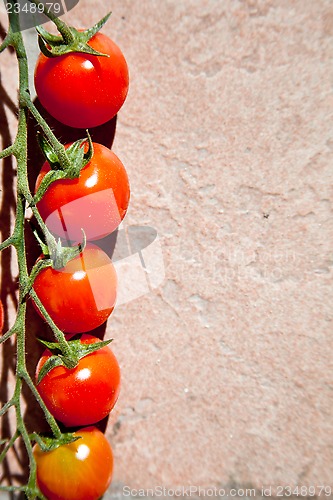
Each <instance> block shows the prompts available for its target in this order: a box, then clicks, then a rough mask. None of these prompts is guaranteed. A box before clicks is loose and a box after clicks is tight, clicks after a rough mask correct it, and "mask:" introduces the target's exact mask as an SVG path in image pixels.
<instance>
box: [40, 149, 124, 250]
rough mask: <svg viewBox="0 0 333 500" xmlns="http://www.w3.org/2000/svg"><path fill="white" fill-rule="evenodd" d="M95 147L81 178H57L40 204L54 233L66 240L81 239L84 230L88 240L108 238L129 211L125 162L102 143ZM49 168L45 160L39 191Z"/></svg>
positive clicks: (43, 214)
mask: <svg viewBox="0 0 333 500" xmlns="http://www.w3.org/2000/svg"><path fill="white" fill-rule="evenodd" d="M68 146H69V144H67V145H66V146H65V147H68ZM84 147H85V149H87V143H85V146H84ZM93 149H94V154H93V157H92V158H91V160H90V162H89V163H88V164H87V165H86V166H85V167H84V168H83V169H82V170H81V172H80V176H79V177H78V178H76V179H61V180H56V181H54V182H53V183H52V184H51V185H50V186H49V188H48V189H47V191H46V192H45V194H44V196H43V198H42V199H41V200H40V201H39V202H38V203H37V208H38V210H39V212H40V215H41V216H42V218H43V220H44V222H45V223H46V225H47V227H48V229H49V230H50V232H51V233H52V234H53V235H54V236H56V237H60V238H62V239H63V240H67V241H75V242H76V241H81V240H82V229H83V230H84V232H85V235H86V238H87V240H88V241H92V240H98V239H101V238H104V237H105V236H107V235H109V234H111V233H112V232H113V231H114V230H115V229H117V227H118V226H119V224H120V223H121V221H122V220H123V219H124V217H125V215H126V212H127V208H128V204H129V199H130V185H129V180H128V175H127V172H126V169H125V167H124V165H123V164H122V162H121V161H120V159H119V158H118V157H117V156H116V155H115V154H114V153H113V151H111V150H110V149H109V148H107V147H105V146H103V145H102V144H98V143H95V142H94V143H93ZM49 171H50V165H49V163H48V162H45V163H44V165H43V166H42V169H41V171H40V173H39V175H38V177H37V181H36V186H35V191H37V189H38V187H39V186H40V184H41V182H42V180H43V178H44V176H45V175H46V174H47V173H48V172H49Z"/></svg>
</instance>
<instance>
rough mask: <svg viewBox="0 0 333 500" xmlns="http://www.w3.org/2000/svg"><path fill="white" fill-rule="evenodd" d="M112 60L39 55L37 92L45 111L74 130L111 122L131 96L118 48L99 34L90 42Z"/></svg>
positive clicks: (76, 55) (126, 73)
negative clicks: (128, 93)
mask: <svg viewBox="0 0 333 500" xmlns="http://www.w3.org/2000/svg"><path fill="white" fill-rule="evenodd" d="M88 45H90V46H91V47H93V48H94V49H95V50H97V51H98V52H101V53H103V54H107V55H108V56H109V57H103V56H94V55H89V54H83V53H78V52H72V53H70V54H65V55H63V56H58V57H52V58H49V57H46V56H44V55H43V54H40V55H39V58H38V60H37V64H36V68H35V88H36V92H37V96H38V98H39V100H40V102H41V104H42V105H43V106H44V108H45V109H46V110H47V111H48V112H49V113H50V114H51V115H52V116H53V117H54V118H56V119H57V120H59V121H60V122H61V123H64V124H65V125H69V126H70V127H75V128H90V127H96V126H97V125H102V124H103V123H105V122H107V121H108V120H111V118H113V117H114V116H115V115H116V113H117V112H118V111H119V109H120V108H121V106H122V105H123V103H124V101H125V99H126V96H127V92H128V68H127V63H126V60H125V58H124V56H123V54H122V52H121V50H120V49H119V47H118V46H117V45H116V44H115V43H114V42H113V41H112V40H111V39H110V38H109V37H107V36H106V35H103V34H102V33H97V34H96V35H94V36H93V37H92V38H91V40H90V41H89V42H88Z"/></svg>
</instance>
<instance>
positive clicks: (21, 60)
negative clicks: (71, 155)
mask: <svg viewBox="0 0 333 500" xmlns="http://www.w3.org/2000/svg"><path fill="white" fill-rule="evenodd" d="M16 1H17V0H9V3H10V4H11V6H12V9H11V10H12V13H10V14H9V21H10V22H9V26H10V28H9V31H8V34H7V36H6V38H5V40H4V42H3V44H2V46H1V47H0V52H1V51H2V50H4V49H5V48H6V47H8V46H12V47H13V48H14V50H15V52H16V56H17V61H18V68H19V113H18V131H17V135H16V138H15V140H14V143H13V144H12V145H11V146H9V147H7V148H6V149H4V150H3V151H2V152H1V153H0V159H1V158H5V157H7V156H9V155H13V156H15V157H16V161H17V188H16V189H17V193H16V197H17V205H16V218H15V226H14V230H13V233H12V235H11V236H10V237H9V238H7V239H6V240H5V241H4V242H2V243H1V244H0V251H1V250H3V249H5V248H7V247H9V246H13V247H14V248H15V250H16V254H17V263H18V271H19V298H18V310H17V314H16V319H15V323H14V326H13V327H12V328H11V329H10V330H9V331H8V332H7V333H5V334H4V335H3V337H2V341H6V340H7V339H8V338H9V337H10V336H12V335H13V334H14V333H16V356H17V363H16V384H15V390H14V394H13V396H12V398H11V399H10V400H9V401H8V402H7V403H6V404H5V405H4V406H3V408H2V410H1V413H2V414H4V413H6V412H7V411H8V410H9V408H10V407H15V411H16V431H15V433H14V435H13V437H12V438H11V439H10V440H9V442H8V443H7V446H6V447H5V448H4V450H3V452H2V453H1V455H0V461H2V460H3V459H4V457H5V456H6V453H7V452H8V450H9V449H10V448H11V447H12V446H14V444H15V441H16V439H17V438H18V437H21V438H22V440H23V442H24V445H25V448H26V451H27V454H28V459H29V479H28V484H27V485H25V486H22V487H20V486H12V485H10V486H6V487H0V489H2V490H6V491H24V492H25V494H26V496H27V498H28V499H31V500H32V499H35V498H41V499H42V498H44V497H43V495H42V494H41V492H40V491H39V489H38V487H37V479H36V461H35V458H34V455H33V448H32V442H31V437H30V435H29V433H28V431H27V428H26V425H25V422H24V418H23V412H22V407H21V394H22V385H23V383H25V384H26V385H27V386H28V387H29V389H30V390H31V392H32V394H33V395H34V397H35V399H36V401H37V402H38V404H39V405H40V407H41V408H42V410H43V412H44V415H45V419H46V421H47V422H48V424H49V426H50V429H51V431H52V433H53V435H54V437H55V438H60V437H61V436H62V433H61V430H60V428H59V426H58V424H57V422H56V420H55V419H54V417H53V416H52V415H51V414H50V412H49V411H48V409H47V408H46V406H45V404H44V402H43V400H42V398H41V397H40V395H39V393H38V391H37V388H36V387H35V385H34V383H33V381H32V379H31V377H30V375H29V373H28V370H27V366H26V308H27V303H26V294H27V290H29V287H30V286H32V284H33V279H34V277H35V275H37V273H35V270H34V271H33V273H32V275H31V274H30V275H29V271H28V266H27V259H26V248H25V234H24V226H25V224H24V215H25V208H26V206H27V204H32V210H33V213H34V215H35V217H36V219H37V221H38V224H39V225H40V227H41V229H42V230H43V232H44V234H45V235H46V234H48V229H47V227H46V225H45V224H44V222H43V220H42V218H41V217H40V215H39V212H38V210H37V208H36V207H35V206H33V196H32V194H31V191H30V188H29V182H28V172H27V149H28V133H27V114H28V112H29V111H30V112H31V114H32V115H33V116H34V117H35V119H36V121H37V122H38V124H39V125H40V126H41V128H42V129H43V131H44V133H45V134H46V136H47V138H48V140H49V141H50V143H51V144H52V146H53V147H54V149H55V151H56V152H57V154H58V155H59V158H60V159H61V160H62V162H63V163H64V164H65V165H67V163H68V158H67V155H66V153H65V149H64V147H63V145H62V144H61V143H60V142H59V141H58V140H57V139H56V137H55V136H54V134H53V133H52V131H51V129H50V127H49V126H48V125H47V123H46V122H45V120H44V119H43V118H42V117H41V115H40V114H39V112H38V111H37V109H36V108H35V106H34V105H33V103H32V102H31V99H30V95H29V78H28V75H29V71H28V61H27V54H26V50H25V47H24V43H23V38H22V34H21V32H20V30H19V18H18V15H17V14H15V8H14V5H15V3H16ZM30 1H31V0H30ZM32 3H34V4H36V5H40V4H41V2H38V1H33V2H32ZM46 15H48V17H49V18H50V19H51V20H52V21H54V23H55V24H56V26H57V28H58V29H59V31H60V32H61V33H62V35H63V37H64V38H66V37H67V38H72V34H71V32H70V29H69V28H68V27H67V26H66V25H65V24H64V23H63V22H62V21H60V20H59V19H57V18H56V17H55V16H54V15H52V13H49V14H46ZM31 295H32V296H33V297H34V299H35V301H36V302H37V305H38V307H39V308H40V310H41V312H42V313H43V315H44V317H45V319H46V321H47V322H48V323H49V325H50V326H51V328H52V329H53V332H54V335H55V337H56V339H57V341H58V342H59V344H60V348H61V349H62V351H63V354H64V355H66V353H67V354H68V353H69V346H68V343H67V341H66V339H65V336H64V334H63V332H61V331H60V330H59V329H58V328H57V327H56V326H55V325H54V323H53V321H52V320H51V318H50V316H49V315H48V314H47V313H46V311H45V310H44V308H43V306H42V305H41V304H40V301H39V299H38V297H37V296H36V297H35V296H34V293H31Z"/></svg>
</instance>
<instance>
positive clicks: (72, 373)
mask: <svg viewBox="0 0 333 500" xmlns="http://www.w3.org/2000/svg"><path fill="white" fill-rule="evenodd" d="M88 45H89V46H91V47H92V48H93V49H95V50H97V51H99V52H100V53H102V54H104V55H103V56H102V55H92V54H86V53H78V52H70V53H67V54H64V55H61V56H58V57H52V58H49V57H46V56H45V55H44V54H42V53H41V54H40V56H39V58H38V60H37V64H36V68H35V87H36V92H37V96H38V98H39V100H40V102H41V104H42V105H43V106H44V107H45V108H46V110H47V111H48V112H49V113H50V114H51V115H52V116H53V117H54V118H56V119H57V120H59V121H60V122H62V123H64V124H66V125H69V126H71V127H76V128H90V127H95V126H97V125H101V124H103V123H105V122H106V121H108V120H110V119H111V118H112V117H113V116H114V115H115V114H116V113H117V112H118V110H119V109H120V107H121V106H122V104H123V103H124V101H125V98H126V95H127V91H128V69H127V64H126V61H125V58H124V56H123V54H122V53H121V51H120V49H119V48H118V47H117V45H116V44H115V43H114V42H113V41H112V40H110V38H108V37H107V36H105V35H102V34H100V33H97V34H95V35H94V36H93V37H92V38H91V39H90V40H89V41H88ZM69 147H70V144H67V145H66V146H65V148H69ZM80 147H82V148H83V149H84V151H85V153H86V152H87V150H88V149H89V147H92V156H91V157H90V159H89V161H88V162H87V164H85V166H84V167H83V168H82V169H81V170H80V173H79V176H78V177H75V178H61V179H58V178H57V180H54V181H53V182H52V183H51V184H50V185H49V186H47V189H46V191H45V192H44V193H43V196H42V197H41V199H39V201H38V203H37V208H38V210H39V213H40V215H41V217H42V219H43V220H44V222H45V223H46V226H47V228H48V230H49V231H50V233H51V234H52V235H53V236H54V237H55V238H57V239H59V240H60V241H62V242H63V243H64V242H66V244H67V245H69V246H73V247H74V246H75V245H77V244H78V243H80V242H82V238H83V233H84V238H85V239H86V240H87V244H86V245H83V249H82V251H81V252H80V253H79V255H77V256H75V257H74V258H73V259H71V260H69V261H68V262H66V263H65V264H64V265H63V266H61V267H59V266H58V267H57V266H50V267H45V268H43V269H42V270H41V271H40V272H39V274H38V275H37V277H36V279H35V281H34V283H33V290H34V293H35V294H36V296H37V297H38V300H39V301H40V303H41V305H42V307H41V306H40V305H39V303H38V302H36V299H35V302H36V303H35V304H34V305H35V307H36V309H37V311H38V312H39V314H40V315H41V316H42V317H43V315H44V316H46V314H47V315H48V317H49V318H51V320H52V321H53V323H54V324H55V325H56V327H58V328H59V329H60V330H62V331H63V332H64V333H65V334H66V337H67V340H69V344H71V338H72V337H73V335H74V336H75V337H76V336H77V335H79V344H80V345H82V346H83V347H84V346H87V345H93V344H96V343H97V342H100V341H99V339H98V338H96V337H95V336H93V335H91V334H89V333H88V334H87V333H85V332H90V331H91V330H93V329H94V328H96V327H98V326H100V325H101V324H103V323H104V322H105V321H106V320H107V319H108V317H109V316H110V314H111V313H112V311H113V308H114V305H115V302H116V293H117V276H116V272H115V269H114V267H113V264H112V261H111V259H110V258H109V256H108V255H107V254H106V253H105V252H104V251H103V250H101V248H99V247H98V246H97V244H96V240H99V239H100V238H103V237H105V236H106V235H109V234H110V233H112V232H113V231H114V230H115V229H116V228H117V227H118V225H119V224H120V222H121V221H122V219H123V218H124V216H125V214H126V211H127V208H128V203H129V197H130V188H129V182H128V177H127V173H126V170H125V167H124V166H123V164H122V163H121V161H120V160H119V158H118V157H117V156H116V155H115V154H114V153H113V152H112V151H111V150H110V149H108V148H106V147H105V146H103V145H101V144H98V143H92V144H91V143H90V144H88V141H86V142H84V141H82V145H81V146H80ZM57 168H58V167H57ZM53 169H54V165H52V163H51V162H48V161H46V162H45V163H44V165H43V166H42V169H41V172H40V174H39V176H38V178H37V181H36V187H35V190H36V193H37V192H39V191H38V190H39V189H40V187H41V186H42V185H43V181H44V179H45V178H46V177H47V176H48V174H49V173H50V172H51V171H52V170H53ZM92 241H94V243H91V242H92ZM45 258H46V257H45V256H44V255H42V256H41V257H40V258H39V261H40V260H43V259H45ZM54 357H55V355H54V353H53V352H52V350H50V349H46V350H45V351H44V353H43V354H42V356H41V358H40V360H39V362H38V365H37V368H36V385H37V389H38V392H39V394H40V396H41V397H42V399H43V401H44V403H45V405H46V407H47V408H48V410H49V411H50V413H51V414H52V415H53V416H54V417H55V419H57V420H58V421H59V422H61V423H62V424H64V425H65V426H66V427H71V428H72V427H74V428H75V427H80V426H84V427H83V428H81V429H80V428H79V429H78V430H77V431H76V432H75V434H74V435H75V436H77V437H79V439H77V440H76V441H73V442H70V443H67V444H61V445H60V446H57V447H56V448H55V449H50V450H48V451H45V450H42V449H41V448H40V446H39V445H38V444H36V445H35V448H34V456H35V459H36V463H37V480H38V486H39V488H40V490H41V491H42V493H43V494H44V495H45V496H46V497H47V498H48V499H50V500H71V499H73V500H74V499H75V500H97V499H98V498H100V497H101V496H102V495H103V493H104V492H105V491H106V489H107V488H108V486H109V484H110V482H111V476H112V468H113V456H112V450H111V447H110V445H109V443H108V442H107V440H106V438H105V437H104V435H103V434H102V433H101V432H100V431H99V430H98V429H97V428H96V427H94V424H96V423H97V422H99V421H100V420H102V419H103V418H105V417H106V416H107V415H108V414H109V413H110V411H111V410H112V408H113V407H114V405H115V403H116V401H117V398H118V395H119V389H120V368H119V365H118V362H117V359H116V357H115V355H114V354H113V352H112V351H111V349H110V348H109V347H108V346H107V345H103V347H100V348H98V349H97V350H95V351H94V352H89V353H88V354H84V355H83V356H82V357H79V359H78V363H77V365H76V366H75V367H74V368H72V367H68V366H66V364H63V363H61V362H60V363H56V364H54V365H50V369H47V370H46V371H45V366H48V365H47V364H48V363H50V360H51V358H52V359H53V358H54ZM43 370H44V371H45V373H43ZM42 373H43V375H42V377H41V374H42ZM86 426H88V427H86ZM69 470H70V474H69V473H68V472H69Z"/></svg>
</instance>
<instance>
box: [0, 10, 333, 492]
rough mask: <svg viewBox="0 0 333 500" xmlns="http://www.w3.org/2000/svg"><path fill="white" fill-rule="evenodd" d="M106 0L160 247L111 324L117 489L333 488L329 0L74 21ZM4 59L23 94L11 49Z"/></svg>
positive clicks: (127, 150) (138, 182) (139, 171)
mask: <svg viewBox="0 0 333 500" xmlns="http://www.w3.org/2000/svg"><path fill="white" fill-rule="evenodd" d="M110 9H111V10H112V11H113V13H112V16H111V19H110V21H109V22H108V24H107V25H106V26H105V28H104V29H103V32H104V33H106V34H108V35H109V36H110V37H111V38H113V39H114V40H115V41H116V43H117V44H118V45H119V46H120V47H121V49H122V51H123V52H124V54H125V57H126V59H127V61H128V65H129V70H130V76H131V83H130V91H129V95H128V98H127V100H126V103H125V105H124V106H123V108H122V109H121V111H120V112H119V114H118V119H117V127H116V134H115V139H114V142H113V150H114V151H115V153H116V154H117V155H118V156H119V157H120V159H121V160H122V162H123V163H124V165H125V166H126V168H127V170H128V174H129V178H130V182H131V189H132V197H131V203H130V209H129V212H128V215H127V217H126V221H125V223H124V228H125V229H128V228H129V227H130V226H132V225H140V226H147V227H151V228H154V229H155V230H156V232H157V234H158V236H159V245H160V246H156V249H155V250H154V252H152V254H151V255H150V256H148V257H147V263H146V265H147V266H148V267H149V263H152V264H151V266H152V270H151V273H150V274H148V277H149V276H150V277H151V279H152V281H151V282H148V287H147V286H146V283H145V282H144V283H143V282H142V274H140V271H141V268H140V264H139V265H138V266H137V267H135V266H134V270H133V281H134V284H133V285H132V286H133V288H134V289H138V290H139V292H138V294H137V295H138V297H137V298H135V299H133V300H129V301H126V300H123V301H122V303H121V304H119V305H118V307H116V310H115V311H114V313H113V315H112V317H111V319H110V320H109V322H108V326H107V331H106V336H107V337H112V338H114V342H113V349H114V352H115V354H116V355H117V357H118V359H119V362H120V365H121V368H122V391H121V395H120V398H119V400H118V403H117V406H116V408H115V409H114V411H113V412H112V414H111V416H110V419H109V422H108V427H107V431H106V432H107V435H108V438H109V439H110V442H111V444H112V447H113V450H114V455H115V471H114V484H113V486H112V487H111V488H110V491H109V493H108V495H107V496H106V498H114V497H115V495H122V494H123V490H122V485H127V486H129V487H130V488H154V487H157V486H164V487H169V488H175V487H176V486H184V487H188V486H191V485H198V486H201V487H203V488H208V487H218V486H220V487H227V486H228V485H229V486H230V485H231V484H236V485H238V486H239V487H243V488H245V487H252V488H256V489H257V493H258V494H259V492H260V491H261V487H262V486H264V485H267V486H272V487H276V486H278V485H282V486H286V485H290V486H296V485H299V486H301V485H306V486H310V485H315V486H316V485H331V486H333V484H332V478H333V441H332V436H333V432H332V431H333V415H332V408H333V392H332V387H333V379H332V368H333V366H332V365H333V363H332V359H333V357H332V354H333V353H332V322H331V320H332V262H333V257H332V255H333V254H332V250H333V249H332V243H333V218H332V160H333V154H332V152H333V132H332V125H333V121H332V117H333V94H332V81H333V80H332V79H333V65H332V58H333V8H332V2H331V1H330V0H316V1H315V2H313V1H309V0H294V1H290V0H265V1H264V0H224V1H216V0H184V1H180V0H167V1H160V0H159V1H157V0H142V1H138V0H123V1H122V2H101V1H100V2H94V3H92V2H91V1H88V0H80V3H79V5H78V6H77V7H75V8H74V9H73V10H72V11H71V12H70V13H69V14H68V15H67V16H66V19H67V20H69V21H70V22H71V23H73V24H75V25H77V26H89V25H91V24H93V23H95V22H96V21H97V20H98V19H99V18H100V17H102V16H103V15H105V14H106V12H107V11H108V10H110ZM31 51H32V52H33V49H31ZM0 67H1V70H2V83H3V84H4V85H5V86H6V89H7V90H8V92H9V93H10V95H11V96H12V98H13V99H15V96H16V93H15V92H16V90H15V89H16V85H17V84H16V80H17V76H16V63H15V58H14V57H13V56H11V55H10V54H3V55H1V58H0ZM3 68H5V69H3ZM7 111H8V110H7ZM8 115H10V112H8ZM10 119H11V130H12V134H13V135H14V132H15V120H14V117H13V116H11V118H10ZM159 249H160V250H161V252H162V254H163V263H164V265H163V266H161V264H160V263H159V264H158V265H157V267H156V265H155V264H154V256H155V257H156V252H158V251H159ZM131 269H133V264H129V265H128V271H126V269H125V268H123V269H122V272H124V273H125V274H126V276H127V279H128V278H129V284H128V286H129V287H131V275H130V273H131V272H132V271H131ZM135 269H137V274H136V272H135ZM156 269H157V271H156ZM156 272H157V275H156ZM154 273H155V274H154ZM154 279H155V281H154ZM128 293H130V292H128Z"/></svg>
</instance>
